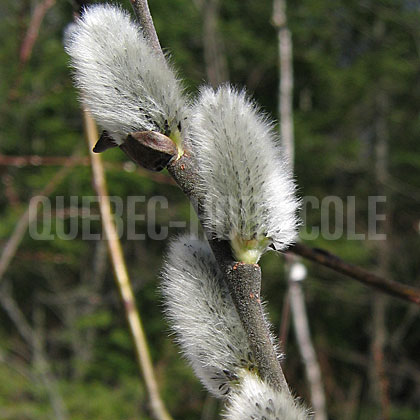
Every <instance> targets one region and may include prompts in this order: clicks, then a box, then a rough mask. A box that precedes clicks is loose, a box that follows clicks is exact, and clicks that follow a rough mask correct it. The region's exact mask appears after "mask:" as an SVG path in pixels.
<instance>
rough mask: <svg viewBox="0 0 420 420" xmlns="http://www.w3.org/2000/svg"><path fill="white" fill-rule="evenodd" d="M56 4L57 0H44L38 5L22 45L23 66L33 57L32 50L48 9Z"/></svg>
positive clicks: (20, 54)
mask: <svg viewBox="0 0 420 420" xmlns="http://www.w3.org/2000/svg"><path fill="white" fill-rule="evenodd" d="M54 4H55V0H44V1H43V2H41V3H38V4H37V5H36V7H35V10H34V13H33V15H32V17H31V21H30V23H29V27H28V30H27V32H26V35H25V38H24V40H23V42H22V45H21V47H20V53H19V60H20V65H21V66H23V65H24V64H25V63H26V62H27V61H28V60H29V58H30V57H31V55H32V50H33V48H34V45H35V42H36V40H37V38H38V34H39V28H40V27H41V23H42V21H43V19H44V17H45V14H46V13H47V11H48V10H49V9H50V8H51V7H53V6H54Z"/></svg>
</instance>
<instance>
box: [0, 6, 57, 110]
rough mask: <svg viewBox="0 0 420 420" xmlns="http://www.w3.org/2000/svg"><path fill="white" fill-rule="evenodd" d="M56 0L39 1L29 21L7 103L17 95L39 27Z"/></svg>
mask: <svg viewBox="0 0 420 420" xmlns="http://www.w3.org/2000/svg"><path fill="white" fill-rule="evenodd" d="M54 4H55V0H43V1H42V2H40V3H38V4H37V5H36V7H35V9H34V12H33V14H32V16H31V20H30V22H29V26H28V30H27V31H26V34H25V37H24V39H23V41H22V44H21V46H20V51H19V69H18V71H17V76H16V79H15V81H14V82H13V83H12V85H11V86H12V87H11V89H10V90H9V92H8V94H7V101H6V105H7V103H8V102H9V101H11V100H13V99H15V98H16V96H17V90H18V88H19V86H20V84H21V81H22V73H23V69H24V68H25V65H26V63H27V62H28V61H29V59H30V58H31V55H32V51H33V48H34V45H35V42H36V40H37V39H38V35H39V29H40V27H41V24H42V21H43V20H44V17H45V15H46V13H47V12H48V10H49V9H50V8H51V7H53V6H54Z"/></svg>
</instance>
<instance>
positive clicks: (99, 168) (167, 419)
mask: <svg viewBox="0 0 420 420" xmlns="http://www.w3.org/2000/svg"><path fill="white" fill-rule="evenodd" d="M84 121H85V127H86V137H87V141H88V145H89V150H90V158H91V162H92V171H93V182H94V188H95V191H96V193H97V195H98V198H99V209H100V212H101V219H102V226H103V228H104V231H105V235H106V238H107V244H108V251H109V255H110V258H111V262H112V267H113V269H114V274H115V279H116V282H117V286H118V289H119V291H120V293H121V297H122V300H123V303H124V309H125V314H126V317H127V320H128V323H129V326H130V330H131V334H132V336H133V341H134V345H135V350H136V355H137V358H138V361H139V366H140V369H141V372H142V374H143V377H144V381H145V383H146V387H147V390H148V393H149V398H150V404H151V408H152V411H153V414H154V416H155V417H156V419H158V420H171V416H170V415H169V414H168V412H167V411H166V408H165V406H164V404H163V401H162V399H161V397H160V394H159V390H158V385H157V382H156V378H155V374H154V371H153V366H152V361H151V358H150V353H149V348H148V345H147V341H146V337H145V334H144V330H143V326H142V323H141V320H140V315H139V313H138V311H137V308H136V303H135V298H134V294H133V290H132V288H131V284H130V279H129V277H128V272H127V267H126V264H125V261H124V257H123V252H122V248H121V243H120V241H119V239H118V234H117V231H116V227H115V224H114V221H113V218H112V214H111V204H110V201H109V197H108V190H107V185H106V180H105V173H104V168H103V165H102V159H101V156H100V155H99V154H96V153H93V152H92V149H93V147H94V146H95V143H96V141H97V140H98V138H99V136H98V132H97V129H96V125H95V122H94V121H93V119H92V117H91V116H90V114H89V113H88V111H84Z"/></svg>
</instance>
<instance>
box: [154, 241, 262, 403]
mask: <svg viewBox="0 0 420 420" xmlns="http://www.w3.org/2000/svg"><path fill="white" fill-rule="evenodd" d="M161 291H162V295H163V299H164V306H165V313H166V316H167V317H168V320H169V323H170V325H171V329H172V330H173V331H174V333H175V334H176V337H177V341H178V343H179V345H180V347H181V350H182V352H183V354H184V356H185V357H186V358H187V360H188V361H189V362H190V364H191V366H192V367H193V369H194V372H195V374H196V375H197V377H198V378H199V379H200V380H201V382H202V383H203V384H204V385H205V386H206V388H207V389H208V390H209V391H210V392H211V393H212V394H214V395H215V396H217V397H220V398H224V397H225V396H226V395H227V394H228V393H229V391H230V388H231V385H232V383H233V382H235V381H237V380H238V379H239V377H238V374H239V373H240V372H242V371H243V370H244V369H253V365H254V361H253V356H252V353H251V350H250V348H249V345H248V340H247V336H246V333H245V331H244V329H243V327H242V324H241V321H240V319H239V316H238V314H237V312H236V309H235V306H234V304H233V302H232V299H231V297H230V295H229V292H228V289H227V286H226V285H225V283H224V280H223V276H222V274H221V272H220V271H219V270H218V268H217V264H216V260H215V259H214V256H213V253H212V252H211V250H210V247H209V246H208V244H207V243H206V242H203V241H200V240H198V239H195V238H189V237H187V236H181V237H179V238H177V239H176V240H174V241H172V243H171V245H170V248H169V252H168V254H167V257H166V261H165V264H164V267H163V271H162V283H161Z"/></svg>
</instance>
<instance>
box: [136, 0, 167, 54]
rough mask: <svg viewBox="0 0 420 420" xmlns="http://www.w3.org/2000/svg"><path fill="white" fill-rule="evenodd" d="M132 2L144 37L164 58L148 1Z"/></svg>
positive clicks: (138, 0) (137, 0)
mask: <svg viewBox="0 0 420 420" xmlns="http://www.w3.org/2000/svg"><path fill="white" fill-rule="evenodd" d="M130 2H131V4H132V6H133V9H134V12H135V14H136V17H137V19H138V21H139V24H140V26H141V29H142V32H143V35H144V36H145V37H146V39H147V40H148V41H149V42H150V45H151V47H152V48H153V49H154V50H155V52H156V53H157V54H159V55H162V56H163V52H162V48H161V46H160V42H159V38H158V36H157V33H156V29H155V25H154V24H153V19H152V15H151V14H150V10H149V5H148V3H147V0H130Z"/></svg>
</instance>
